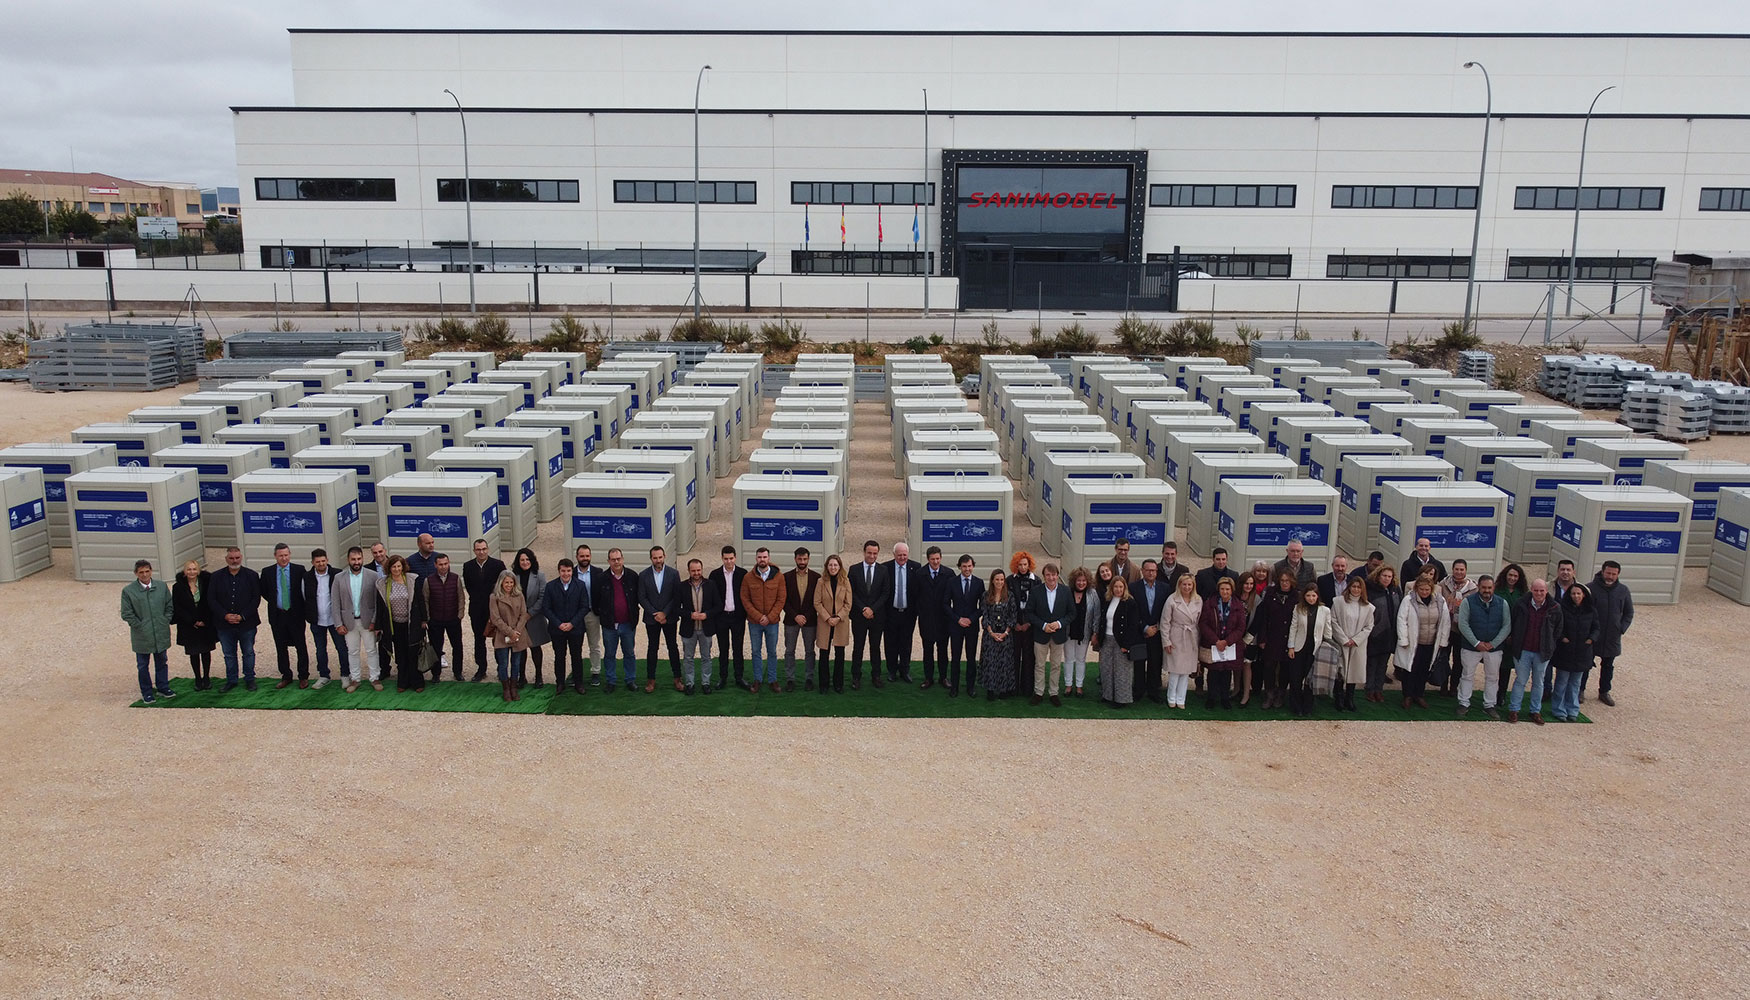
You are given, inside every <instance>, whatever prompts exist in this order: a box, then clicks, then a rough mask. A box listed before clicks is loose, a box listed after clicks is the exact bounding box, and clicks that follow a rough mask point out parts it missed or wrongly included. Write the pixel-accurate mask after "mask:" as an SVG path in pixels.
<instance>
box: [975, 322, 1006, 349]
mask: <svg viewBox="0 0 1750 1000" xmlns="http://www.w3.org/2000/svg"><path fill="white" fill-rule="evenodd" d="M979 336H980V337H982V338H983V340H984V347H985V350H987V351H991V352H993V353H994V352H999V351H1001V350H1002V349H1003V331H1002V330H1001V329H1000V328H999V327H998V326H997V321H996V318H995V317H994V316H993V317H992V318H991V319H989V320H987V321H986V322H985V324H984V326H982V327H979Z"/></svg>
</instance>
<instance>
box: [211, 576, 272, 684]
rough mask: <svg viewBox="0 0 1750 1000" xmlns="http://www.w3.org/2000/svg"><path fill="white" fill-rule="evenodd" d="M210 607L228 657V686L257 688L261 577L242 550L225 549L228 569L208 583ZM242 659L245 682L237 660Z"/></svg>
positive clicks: (226, 679) (226, 664)
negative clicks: (249, 563) (256, 668)
mask: <svg viewBox="0 0 1750 1000" xmlns="http://www.w3.org/2000/svg"><path fill="white" fill-rule="evenodd" d="M207 606H208V607H210V608H211V609H212V612H213V622H214V623H215V624H216V625H217V626H218V631H219V648H220V649H221V650H222V651H223V653H224V657H225V686H224V688H223V689H222V690H223V691H229V690H231V689H232V688H234V687H236V686H237V685H238V684H239V683H243V684H246V685H248V689H249V690H251V691H253V690H255V630H256V629H258V628H260V627H261V576H260V575H259V574H258V573H256V572H255V571H254V570H252V569H250V568H249V567H247V566H245V565H243V550H242V549H239V548H238V547H237V546H235V545H233V546H231V547H230V548H228V549H226V550H225V568H224V569H222V570H219V571H218V572H217V573H214V574H213V575H212V577H211V579H210V581H209V582H208V583H207ZM239 657H241V659H242V661H243V662H242V667H243V675H242V681H241V682H240V681H239V680H238V674H237V667H238V659H239Z"/></svg>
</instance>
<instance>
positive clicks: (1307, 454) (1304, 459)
mask: <svg viewBox="0 0 1750 1000" xmlns="http://www.w3.org/2000/svg"><path fill="white" fill-rule="evenodd" d="M1311 462H1312V447H1311V446H1308V447H1305V448H1302V449H1300V462H1299V464H1301V465H1307V464H1310V463H1311Z"/></svg>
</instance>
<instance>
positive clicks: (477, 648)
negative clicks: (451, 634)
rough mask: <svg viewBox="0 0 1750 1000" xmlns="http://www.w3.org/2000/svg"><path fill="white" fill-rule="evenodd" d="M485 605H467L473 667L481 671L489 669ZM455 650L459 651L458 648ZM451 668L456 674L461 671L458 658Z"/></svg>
mask: <svg viewBox="0 0 1750 1000" xmlns="http://www.w3.org/2000/svg"><path fill="white" fill-rule="evenodd" d="M485 605H486V602H485V601H481V602H480V603H479V604H478V605H475V604H470V605H468V627H469V628H470V629H471V630H473V632H474V665H475V666H476V667H478V668H480V669H481V670H487V669H490V668H489V667H488V662H489V661H488V660H487V656H486V616H487V611H488V609H487V608H486V606H485ZM457 648H458V649H459V648H460V646H458V647H457ZM453 666H454V667H455V668H456V670H457V671H458V672H459V671H460V670H461V669H462V664H461V662H460V658H458V660H457V662H456V663H455V664H453ZM458 676H459V674H458Z"/></svg>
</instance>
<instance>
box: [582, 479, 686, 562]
mask: <svg viewBox="0 0 1750 1000" xmlns="http://www.w3.org/2000/svg"><path fill="white" fill-rule="evenodd" d="M561 492H563V493H564V495H565V518H566V520H565V524H566V527H567V528H568V529H569V535H568V537H567V539H566V546H565V551H567V552H573V551H576V549H577V547H578V546H579V545H588V546H589V547H590V548H591V549H592V550H594V551H595V552H596V553H599V554H600V557H601V560H602V563H603V564H604V565H605V564H606V563H607V553H608V550H609V549H614V548H617V549H620V550H621V552H622V554H623V555H624V556H625V559H626V565H628V566H648V565H650V548H651V546H653V545H660V546H662V547H663V548H664V549H665V550H666V551H668V552H670V553H675V540H674V532H675V522H676V518H677V517H678V512H677V511H676V509H675V503H674V477H673V476H671V475H668V474H667V473H659V474H652V473H648V472H580V473H578V474H577V475H575V476H572V477H571V478H570V479H567V480H566V481H565V485H564V487H563V488H562V490H561ZM681 565H683V566H684V565H686V564H685V563H684V562H682V563H681Z"/></svg>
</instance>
